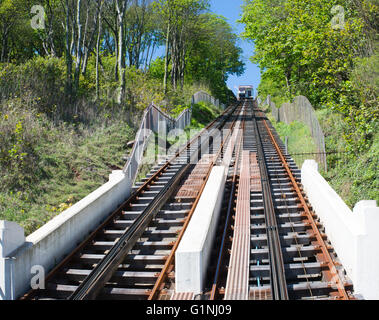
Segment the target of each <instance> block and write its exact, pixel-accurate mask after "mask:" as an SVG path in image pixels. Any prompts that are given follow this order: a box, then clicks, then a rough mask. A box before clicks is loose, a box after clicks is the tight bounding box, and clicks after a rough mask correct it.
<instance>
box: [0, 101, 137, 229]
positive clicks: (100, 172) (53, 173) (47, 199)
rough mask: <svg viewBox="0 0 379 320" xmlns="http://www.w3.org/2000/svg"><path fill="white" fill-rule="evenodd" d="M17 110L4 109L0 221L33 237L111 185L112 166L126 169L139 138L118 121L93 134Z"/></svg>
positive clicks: (93, 130)
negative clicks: (135, 139) (130, 143)
mask: <svg viewBox="0 0 379 320" xmlns="http://www.w3.org/2000/svg"><path fill="white" fill-rule="evenodd" d="M19 104H20V102H19V101H13V102H12V103H9V104H8V105H7V106H3V107H2V109H1V117H0V132H1V134H0V146H1V148H0V220H1V219H6V220H9V221H16V222H18V223H20V224H21V225H22V226H23V227H25V228H26V232H27V234H29V233H31V232H33V231H34V230H36V229H37V228H38V227H40V226H42V225H43V224H44V223H46V222H47V221H49V220H50V219H51V218H52V217H54V216H56V215H57V214H59V213H60V212H62V211H63V210H65V209H67V208H68V207H69V206H71V205H72V204H74V203H76V202H77V201H79V200H81V199H82V198H84V197H85V196H86V195H88V194H89V193H90V192H92V191H94V190H95V189H96V188H98V187H99V186H100V185H102V184H103V183H105V182H106V181H108V175H109V173H110V172H111V171H112V169H114V166H117V167H119V168H122V167H123V165H124V164H125V163H124V160H122V157H123V155H125V153H126V152H127V149H126V144H127V142H128V141H130V140H131V139H133V137H134V134H135V132H134V131H133V130H131V128H130V127H129V126H128V125H126V124H125V122H123V121H121V120H117V117H115V119H113V121H112V124H111V125H106V124H105V123H103V125H102V126H94V127H92V128H91V129H87V128H84V127H73V126H72V125H69V124H62V125H60V126H52V125H51V122H50V121H49V120H48V119H47V118H46V117H45V116H44V115H41V114H37V113H36V112H35V111H33V110H25V109H24V108H20V105H19ZM118 118H119V119H121V118H120V117H118Z"/></svg>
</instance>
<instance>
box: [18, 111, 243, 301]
mask: <svg viewBox="0 0 379 320" xmlns="http://www.w3.org/2000/svg"><path fill="white" fill-rule="evenodd" d="M241 108H242V107H241V106H239V105H238V106H233V107H230V108H229V109H228V110H227V111H226V112H225V113H224V114H223V115H222V116H220V117H219V118H218V119H216V120H215V121H214V122H212V123H211V124H210V125H209V126H207V128H206V129H207V131H205V130H203V131H202V132H201V133H200V134H199V135H197V136H196V137H195V138H193V139H192V140H191V141H190V142H189V143H188V144H187V145H186V146H185V147H184V148H182V149H181V150H180V151H179V152H177V153H176V154H175V155H172V156H170V157H168V159H167V161H163V162H162V163H160V164H159V165H158V166H156V167H154V168H153V169H152V171H151V173H150V174H148V175H147V177H146V179H144V181H142V182H140V183H137V184H136V186H135V187H134V193H133V194H132V196H131V197H130V198H129V199H128V200H127V201H126V202H125V203H123V204H122V205H121V206H120V207H119V208H118V209H117V210H116V211H115V212H113V213H112V214H111V215H110V216H109V217H108V218H107V219H106V220H105V221H104V222H103V223H102V224H101V225H100V226H99V227H98V228H97V229H96V230H94V231H93V232H92V233H91V234H90V235H89V237H88V238H87V239H86V240H85V241H84V242H83V243H81V244H80V245H79V246H78V247H77V248H76V249H75V250H74V251H73V252H72V253H71V254H69V255H68V256H67V257H66V258H65V259H64V260H63V261H62V262H61V263H59V264H58V265H57V266H56V267H55V268H54V269H53V270H52V271H51V272H50V273H49V275H48V276H47V277H46V279H45V283H46V288H45V289H44V290H41V289H39V290H32V291H30V292H28V293H27V294H26V295H25V296H24V297H23V298H22V299H35V300H45V299H69V300H88V299H91V300H93V299H132V300H133V299H157V298H161V299H164V298H165V295H166V291H165V290H164V289H165V287H168V289H169V288H170V283H171V278H172V270H173V266H174V264H173V263H174V261H173V257H174V253H175V250H176V248H177V245H178V243H179V241H180V239H181V236H182V234H183V233H184V231H185V228H186V226H187V225H188V222H189V220H190V217H191V214H192V212H193V211H194V208H195V207H196V203H197V201H198V198H199V197H200V195H201V191H202V189H203V188H204V186H205V184H206V181H207V178H208V176H209V174H210V171H211V169H212V167H213V165H214V164H215V163H216V160H217V159H218V158H220V156H221V154H222V150H223V145H224V142H226V141H227V140H228V139H229V138H230V134H231V132H232V129H233V126H234V124H235V122H236V119H237V118H238V115H239V113H240V110H241ZM216 129H219V130H220V129H224V131H216ZM213 130H214V131H215V132H216V134H219V132H225V130H226V132H229V133H228V134H226V135H225V136H221V137H220V140H221V141H222V143H221V145H220V146H213V145H212V144H213V142H212V141H213V140H214V139H209V137H208V133H209V136H213ZM228 130H229V131H228ZM213 138H214V137H213ZM204 150H212V151H213V152H212V154H204ZM199 155H200V156H201V158H200V160H199V161H198V162H197V163H196V160H197V157H199ZM194 163H196V164H194Z"/></svg>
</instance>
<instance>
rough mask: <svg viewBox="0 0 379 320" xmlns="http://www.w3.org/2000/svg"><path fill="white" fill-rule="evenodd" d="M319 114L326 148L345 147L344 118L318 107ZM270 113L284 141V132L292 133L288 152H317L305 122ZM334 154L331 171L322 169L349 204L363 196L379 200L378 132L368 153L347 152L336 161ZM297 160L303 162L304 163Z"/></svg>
mask: <svg viewBox="0 0 379 320" xmlns="http://www.w3.org/2000/svg"><path fill="white" fill-rule="evenodd" d="M317 115H318V118H319V121H320V124H321V126H322V128H323V131H324V134H325V144H326V151H344V150H345V143H344V141H343V139H342V138H341V137H342V134H343V130H344V123H343V120H342V118H341V117H340V116H339V115H338V114H335V113H332V112H331V111H328V110H318V111H317ZM268 117H269V119H270V121H271V122H272V124H273V126H274V127H275V129H276V130H277V132H278V134H279V136H280V138H281V139H282V140H283V141H284V137H285V136H288V137H289V145H288V149H289V153H291V154H293V153H299V152H301V153H302V152H315V150H316V147H315V145H314V143H313V141H312V138H311V136H310V132H309V129H308V128H307V127H306V126H304V125H303V124H301V123H296V122H295V123H292V124H290V125H287V124H285V123H277V122H275V121H274V120H273V118H272V116H271V115H268ZM304 146H306V147H305V149H304ZM333 157H334V156H330V157H328V172H326V173H325V172H321V173H322V174H323V175H324V178H325V179H326V180H327V181H328V182H329V183H330V185H331V186H332V187H333V189H334V190H335V191H336V192H337V193H338V194H339V195H340V196H341V198H342V199H343V200H344V201H345V202H346V204H347V205H348V206H350V208H353V207H354V205H355V204H356V203H357V202H358V201H360V200H377V201H378V203H379V177H378V168H379V134H378V133H377V134H376V135H375V138H374V143H373V145H372V146H371V148H370V149H369V150H368V151H367V152H366V153H364V154H361V155H356V156H353V155H350V156H349V155H347V154H346V155H345V156H344V157H343V160H342V162H339V163H338V164H337V165H334V164H333V163H332V162H331V161H332V158H333ZM295 158H296V157H295ZM295 160H296V159H295ZM297 164H298V166H301V163H297Z"/></svg>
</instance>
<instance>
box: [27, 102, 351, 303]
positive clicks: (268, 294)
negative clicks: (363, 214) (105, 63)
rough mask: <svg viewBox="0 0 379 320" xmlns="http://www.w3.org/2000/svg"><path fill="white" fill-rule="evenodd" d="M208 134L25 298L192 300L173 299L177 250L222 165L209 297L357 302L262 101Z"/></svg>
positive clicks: (160, 169)
mask: <svg viewBox="0 0 379 320" xmlns="http://www.w3.org/2000/svg"><path fill="white" fill-rule="evenodd" d="M206 129H207V130H208V131H207V132H208V133H209V132H210V135H209V136H212V137H213V138H211V139H210V138H209V136H208V135H207V133H206V132H205V131H203V132H201V133H200V134H199V135H197V136H196V137H194V138H193V139H192V140H191V141H190V142H189V143H188V144H187V145H185V146H184V147H183V148H182V149H181V150H180V151H178V152H177V153H175V154H173V155H170V156H169V157H167V158H166V159H165V160H164V161H162V162H161V163H159V164H158V165H157V166H155V167H154V168H152V170H151V172H150V174H148V175H147V177H146V178H145V179H144V180H143V181H141V182H140V183H137V184H136V185H135V186H134V191H133V194H132V196H131V197H130V198H129V199H127V200H126V201H125V202H124V203H123V204H121V205H120V206H119V208H118V209H117V210H116V211H115V212H113V213H112V214H110V215H109V217H108V218H107V219H106V220H105V221H104V222H103V223H102V224H101V225H100V226H99V227H98V228H97V229H96V230H94V231H93V232H92V233H91V234H90V235H89V236H88V237H87V239H86V240H85V241H84V242H83V243H81V244H80V245H78V247H77V248H76V249H75V250H74V251H72V252H71V253H70V254H69V255H68V256H67V257H66V258H65V259H64V260H63V261H61V262H60V263H59V264H58V265H57V266H56V267H55V268H54V269H53V270H52V271H51V272H50V273H49V275H48V276H47V277H46V288H45V289H44V290H32V291H30V292H28V293H27V294H26V295H25V296H24V297H23V298H22V299H34V300H41V299H42V300H43V299H71V300H87V299H112V300H115V299H124V300H137V299H138V300H154V299H161V300H169V299H172V300H175V299H194V295H193V294H191V293H187V294H182V293H175V290H174V289H175V288H174V283H175V272H174V271H175V252H176V249H177V247H178V245H179V243H180V240H181V238H182V236H183V234H184V232H185V231H186V228H187V225H188V224H189V221H190V219H191V217H192V213H193V212H194V210H195V208H196V205H197V203H198V201H199V199H200V196H201V194H202V191H203V189H204V187H205V185H206V183H207V179H208V177H209V175H210V172H211V170H212V168H213V166H214V165H225V166H227V167H229V171H228V177H227V182H226V186H225V191H224V199H223V205H222V210H221V212H220V218H219V221H218V231H217V232H216V236H215V240H214V244H213V252H212V257H211V259H210V261H211V262H210V265H209V266H208V273H207V281H206V287H205V288H204V292H203V294H202V295H201V297H200V298H201V299H204V300H220V299H225V300H288V299H346V300H347V299H352V298H353V295H352V293H351V292H352V284H351V282H350V281H349V280H348V279H347V278H346V276H345V274H344V270H343V267H342V266H341V265H340V264H339V262H338V257H337V256H336V255H335V252H334V250H333V247H332V246H331V244H330V243H329V242H328V239H327V236H326V234H325V233H324V230H323V228H322V225H321V223H320V222H319V220H318V218H317V216H316V215H315V213H314V212H313V211H312V208H311V206H310V205H309V203H308V201H307V198H306V197H305V195H304V192H303V190H302V187H301V181H300V170H299V169H298V168H297V166H296V164H295V162H294V161H293V159H292V158H291V156H290V155H288V154H285V152H284V149H285V148H284V145H283V143H282V142H281V141H280V139H279V137H278V135H277V133H276V132H275V130H274V129H273V127H272V126H271V124H270V123H269V121H268V120H267V118H266V117H265V114H264V113H263V112H261V111H260V110H259V109H258V108H257V106H256V102H255V101H253V100H250V99H247V100H244V101H242V102H240V103H239V104H237V105H235V106H232V107H230V108H229V109H228V110H227V111H226V112H225V113H224V114H223V115H222V116H220V117H219V118H218V119H216V120H215V121H214V122H212V123H211V124H210V125H209V126H207V128H206ZM216 129H218V130H220V129H224V131H223V132H226V134H219V132H220V131H217V130H216ZM216 132H217V133H216ZM213 133H215V134H213ZM215 135H216V136H215ZM204 137H206V138H205V139H204ZM217 139H219V140H220V143H219V144H217V143H214V141H216V140H217Z"/></svg>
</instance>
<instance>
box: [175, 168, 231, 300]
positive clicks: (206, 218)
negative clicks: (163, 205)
mask: <svg viewBox="0 0 379 320" xmlns="http://www.w3.org/2000/svg"><path fill="white" fill-rule="evenodd" d="M225 180H226V173H225V167H223V166H219V167H214V168H213V169H212V172H211V174H210V176H209V179H208V182H207V184H206V186H205V188H204V190H203V193H202V195H201V197H200V200H199V202H198V204H197V207H196V209H195V211H194V213H193V216H192V218H191V222H190V223H189V225H188V227H187V230H186V232H185V233H184V236H183V238H182V240H181V242H180V244H179V247H178V249H177V251H176V253H175V286H176V292H193V293H194V294H199V293H201V291H202V289H203V285H204V281H205V279H204V278H205V275H206V271H207V266H208V261H209V257H210V254H211V251H212V244H213V240H214V237H215V232H216V227H217V221H218V218H219V213H220V210H221V204H222V199H223V194H224V186H225Z"/></svg>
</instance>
